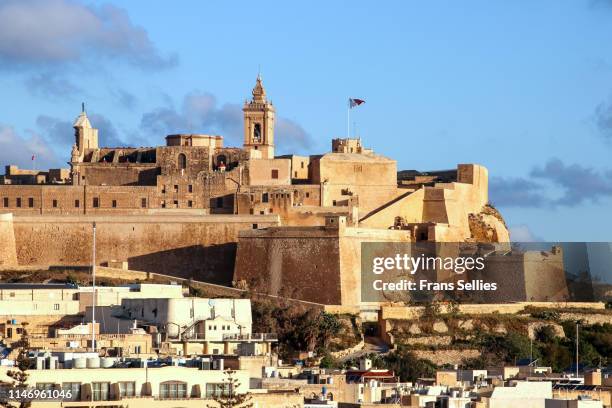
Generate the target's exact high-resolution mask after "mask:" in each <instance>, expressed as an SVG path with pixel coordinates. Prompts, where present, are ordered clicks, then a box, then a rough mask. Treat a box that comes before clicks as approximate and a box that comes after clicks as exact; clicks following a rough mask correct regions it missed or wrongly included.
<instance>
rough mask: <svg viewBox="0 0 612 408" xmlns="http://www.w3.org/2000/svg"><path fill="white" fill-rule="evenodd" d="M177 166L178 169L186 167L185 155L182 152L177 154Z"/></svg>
mask: <svg viewBox="0 0 612 408" xmlns="http://www.w3.org/2000/svg"><path fill="white" fill-rule="evenodd" d="M178 166H179V169H180V170H183V169H186V168H187V156H185V154H183V153H181V154H179V155H178Z"/></svg>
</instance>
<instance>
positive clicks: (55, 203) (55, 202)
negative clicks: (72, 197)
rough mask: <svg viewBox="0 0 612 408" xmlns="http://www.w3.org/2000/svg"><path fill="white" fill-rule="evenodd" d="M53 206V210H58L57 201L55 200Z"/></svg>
mask: <svg viewBox="0 0 612 408" xmlns="http://www.w3.org/2000/svg"><path fill="white" fill-rule="evenodd" d="M52 205H53V208H57V200H53V203H52Z"/></svg>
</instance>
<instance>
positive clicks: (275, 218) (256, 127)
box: [0, 76, 509, 304]
mask: <svg viewBox="0 0 612 408" xmlns="http://www.w3.org/2000/svg"><path fill="white" fill-rule="evenodd" d="M275 114H276V112H275V107H274V106H273V105H272V103H271V102H270V101H269V100H268V98H267V94H266V90H265V88H264V85H263V81H262V79H261V77H260V76H258V77H257V80H256V84H255V87H254V88H253V90H252V97H251V98H250V99H249V100H247V101H246V102H245V104H244V106H243V122H244V140H243V145H242V146H241V147H226V146H224V139H223V137H222V136H220V135H210V134H173V135H167V136H166V137H165V141H166V143H165V145H164V146H155V147H139V148H135V147H100V146H99V142H98V130H97V129H96V128H95V123H91V121H90V119H89V117H88V116H87V113H86V112H85V110H84V109H83V111H82V112H81V113H80V115H79V116H78V118H77V119H76V121H75V123H74V145H73V147H72V152H71V157H70V170H69V175H68V176H66V177H64V176H58V177H59V179H58V180H62V183H63V184H61V183H57V180H56V183H55V184H54V183H53V182H52V181H51V180H50V178H49V176H46V177H40V176H39V175H34V174H33V175H28V176H27V177H22V178H17V176H16V175H15V174H16V170H15V171H14V170H13V169H12V168H10V172H7V174H8V176H9V177H8V178H7V176H5V179H4V180H5V182H6V180H19V182H20V183H21V184H17V182H14V183H12V184H0V213H12V214H13V215H14V216H13V217H10V216H5V217H2V218H0V245H1V246H2V247H3V248H5V247H6V249H7V250H8V251H9V252H8V253H7V254H6V255H2V256H0V265H2V266H3V267H7V266H9V265H11V264H13V265H14V264H17V265H41V264H42V265H62V264H68V265H86V264H88V263H89V262H90V254H91V237H90V234H89V229H88V226H89V225H90V224H91V222H93V221H96V222H98V225H99V226H100V227H99V234H100V238H99V241H98V242H99V244H98V246H99V248H98V251H97V256H96V259H98V260H99V262H108V261H110V260H119V261H128V262H129V264H130V267H131V268H132V269H136V270H143V271H148V272H159V273H165V274H172V275H178V276H181V277H186V278H194V279H200V280H206V281H212V282H215V283H222V284H231V282H232V281H234V282H236V281H240V280H245V279H246V280H249V279H251V277H250V275H251V274H258V272H256V271H255V269H254V268H253V267H252V266H249V267H243V266H240V267H239V266H238V265H246V264H247V263H248V258H246V260H243V259H241V257H242V256H247V257H250V256H251V254H252V250H251V249H249V247H253V248H258V247H262V248H263V247H266V246H267V245H269V244H267V243H264V242H267V241H266V240H269V239H277V237H280V236H284V235H287V236H288V237H289V236H296V237H298V236H301V235H304V236H305V237H309V238H308V239H306V238H304V239H305V241H304V242H314V241H317V240H320V239H321V238H322V237H323V236H327V235H329V234H330V233H329V225H328V222H329V220H331V219H335V220H341V219H342V220H344V221H343V222H344V223H346V226H345V227H343V228H345V230H344V231H348V232H347V234H348V235H352V236H355V237H367V236H373V237H380V236H382V235H389V236H395V235H401V236H402V240H403V241H453V242H463V241H485V242H505V241H508V240H509V234H508V230H507V229H506V226H505V224H504V221H503V218H502V217H501V215H500V214H499V213H498V212H497V211H496V210H495V209H494V208H492V207H491V206H489V205H488V172H487V169H486V168H484V167H483V166H480V165H477V164H459V165H458V166H457V168H456V169H454V170H446V171H439V172H429V173H419V172H416V171H400V172H398V169H397V162H396V160H394V159H392V158H388V157H384V156H382V155H380V154H377V153H375V152H374V151H373V149H370V148H366V147H364V145H363V144H362V140H361V139H351V138H348V139H347V138H338V139H333V140H332V141H331V151H330V152H327V153H324V154H317V155H310V156H301V155H285V156H276V155H275V146H276V143H277V142H279V143H282V142H283V140H282V136H283V135H282V134H279V135H275ZM275 136H278V140H277V138H276V137H275ZM37 174H39V173H37ZM48 174H49V175H50V174H51V171H50V172H49V173H48ZM28 180H29V181H28ZM115 215H120V216H121V217H114V216H115ZM268 227H273V228H274V229H270V230H267V231H263V232H260V231H258V230H260V229H263V228H268ZM279 228H280V229H279ZM284 228H285V229H284ZM287 228H288V229H287ZM291 228H298V229H295V230H291ZM389 230H392V231H389ZM251 231H252V232H251ZM274 231H276V232H274ZM334 234H335V235H334ZM334 234H332V235H334V238H333V239H334V240H336V244H335V245H336V247H342V245H343V244H342V242H344V241H347V240H346V239H345V238H344V237H343V235H342V234H337V233H334ZM327 238H329V237H327ZM327 238H325V239H327ZM287 239H289V238H287ZM360 239H361V238H360ZM287 242H288V241H287ZM347 242H348V241H347ZM75 243H79V245H75ZM281 244H282V243H280V244H278V245H276V244H275V248H277V249H275V251H281V250H282V251H284V252H285V253H286V255H283V256H284V257H285V258H286V259H290V258H291V257H292V255H291V254H289V252H291V251H300V248H289V247H288V246H287V245H281ZM307 245H310V244H307ZM347 253H348V252H347ZM243 254H246V255H243ZM330 254H331V255H333V256H336V257H337V256H340V255H339V254H340V252H338V251H336V252H333V251H332V252H330V253H327V252H326V253H325V254H323V255H322V256H323V257H325V256H328V255H330ZM255 256H256V257H257V259H260V260H261V262H268V263H269V265H267V266H266V265H261V266H260V267H261V268H264V269H265V268H268V269H270V268H272V269H274V268H276V267H275V266H274V265H275V264H273V263H270V262H273V260H272V259H271V258H270V257H269V256H268V255H267V253H256V254H255ZM347 256H348V255H347ZM354 256H355V255H353V257H354ZM353 262H354V260H352V261H351V260H349V261H348V264H351V263H353ZM334 264H335V265H343V264H344V263H343V262H341V261H340V260H338V259H336V260H335V261H334ZM275 271H276V269H275ZM283 273H284V272H283ZM333 273H339V272H333ZM343 273H344V272H343ZM271 276H273V277H275V276H277V275H276V272H274V273H273V274H272V275H271ZM334 279H335V280H336V281H337V282H344V283H343V284H342V285H344V286H342V285H341V288H340V292H337V291H336V289H337V288H336V289H333V290H334V291H336V292H334V294H333V295H332V294H329V296H327V295H326V296H323V297H322V299H323V298H324V299H326V300H325V301H330V302H341V303H343V304H346V303H347V302H348V303H350V302H354V301H357V300H358V296H354V294H350V291H354V290H355V288H353V289H349V286H346V282H348V281H350V279H349V280H348V281H347V280H346V279H345V278H340V277H335V278H334ZM274 282H275V281H271V282H268V283H270V284H274ZM352 286H354V285H352ZM272 292H275V290H272Z"/></svg>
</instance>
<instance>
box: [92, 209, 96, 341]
mask: <svg viewBox="0 0 612 408" xmlns="http://www.w3.org/2000/svg"><path fill="white" fill-rule="evenodd" d="M92 241H93V245H92V246H93V253H92V257H91V258H92V263H91V276H92V277H91V280H92V285H91V286H92V296H91V299H92V300H91V347H92V350H93V351H94V352H95V351H96V222H95V221H94V223H93V240H92Z"/></svg>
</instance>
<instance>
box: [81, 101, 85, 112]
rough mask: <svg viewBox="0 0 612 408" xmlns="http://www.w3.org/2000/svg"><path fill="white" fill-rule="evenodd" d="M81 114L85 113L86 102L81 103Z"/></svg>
mask: <svg viewBox="0 0 612 408" xmlns="http://www.w3.org/2000/svg"><path fill="white" fill-rule="evenodd" d="M81 112H82V113H85V102H81Z"/></svg>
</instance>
